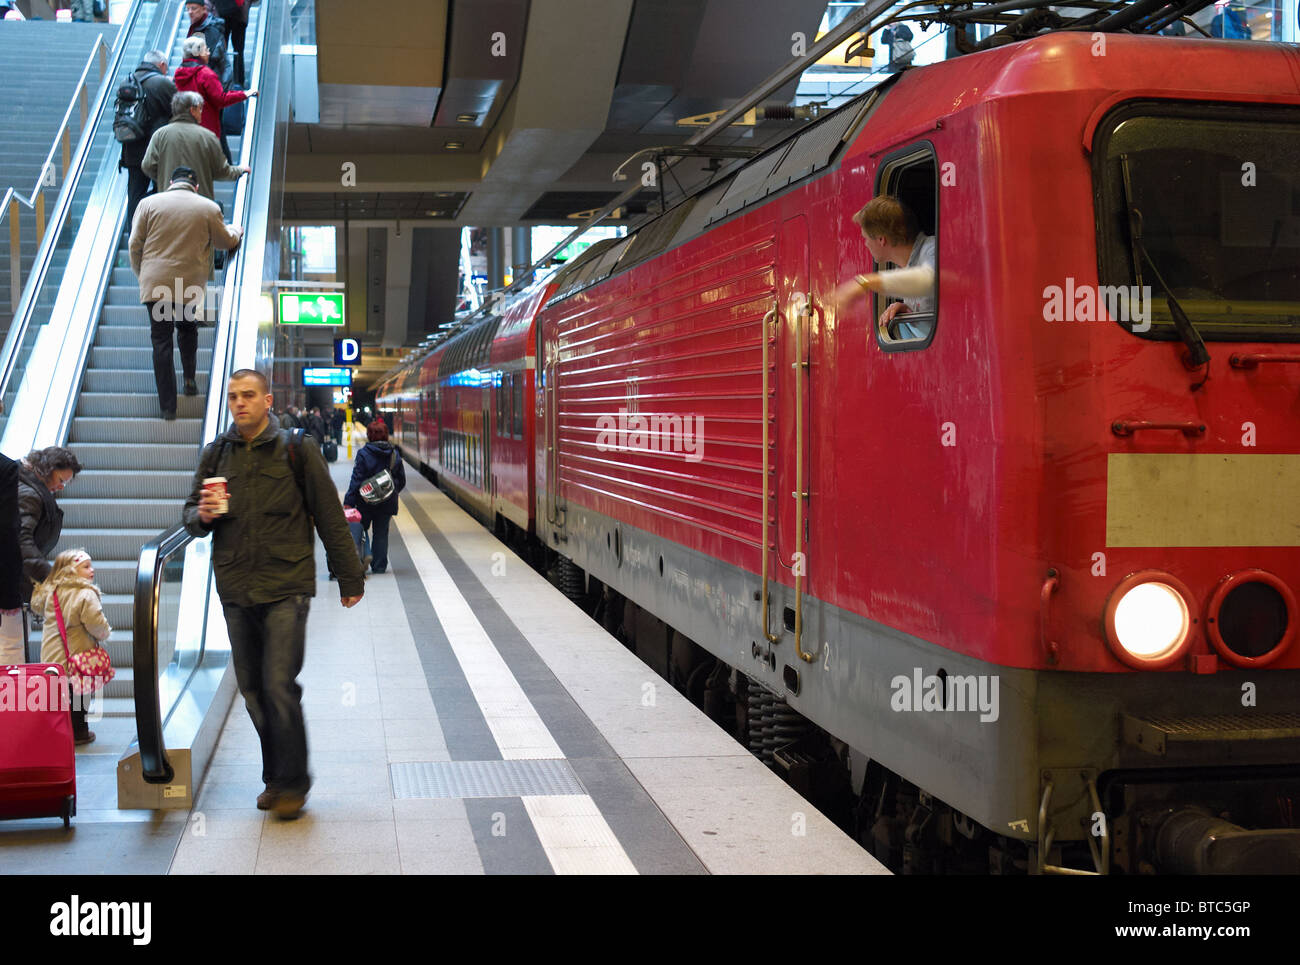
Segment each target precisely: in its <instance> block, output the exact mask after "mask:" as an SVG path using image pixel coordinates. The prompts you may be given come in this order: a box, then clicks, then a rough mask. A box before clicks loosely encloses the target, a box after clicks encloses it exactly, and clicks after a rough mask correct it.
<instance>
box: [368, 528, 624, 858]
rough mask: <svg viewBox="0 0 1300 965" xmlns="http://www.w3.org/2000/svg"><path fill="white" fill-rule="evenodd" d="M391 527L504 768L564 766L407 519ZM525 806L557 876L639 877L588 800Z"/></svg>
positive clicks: (532, 800)
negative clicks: (543, 762)
mask: <svg viewBox="0 0 1300 965" xmlns="http://www.w3.org/2000/svg"><path fill="white" fill-rule="evenodd" d="M393 524H394V525H396V526H397V530H398V532H399V533H400V534H401V536H402V542H403V543H404V544H405V545H406V549H407V552H408V553H409V554H410V556H411V563H412V566H413V567H414V569H415V572H416V573H418V574H419V575H420V581H421V582H422V583H423V584H424V590H425V592H426V593H427V594H428V596H429V603H430V604H431V605H432V606H433V609H434V612H435V613H436V614H437V615H438V621H439V622H440V623H441V624H442V628H443V630H444V632H445V633H446V634H447V640H448V641H449V642H450V643H451V649H452V652H453V653H454V654H455V655H456V660H457V662H459V663H460V666H461V670H462V671H463V672H464V674H465V680H466V681H467V682H468V683H469V687H470V690H471V691H472V692H473V694H474V699H475V700H476V701H477V702H478V705H479V707H480V708H481V709H482V711H483V717H484V720H485V721H486V722H487V726H488V729H489V730H490V731H491V732H492V739H493V740H495V741H496V744H497V747H498V748H499V749H500V750H501V756H502V757H503V758H505V759H506V760H520V759H524V758H554V759H563V758H564V753H563V752H562V751H561V750H560V745H559V744H557V743H556V742H555V738H554V737H552V736H551V732H550V730H548V729H547V727H546V724H545V723H544V722H543V721H542V718H541V717H540V716H539V715H538V713H537V710H536V708H534V707H533V704H532V701H530V700H529V699H528V695H527V694H526V693H525V692H524V689H523V687H521V686H520V685H519V681H518V680H516V679H515V675H514V674H513V673H512V672H511V671H510V667H509V666H508V665H507V664H506V662H505V660H504V659H503V658H502V656H501V654H500V653H499V652H497V648H496V647H495V646H494V645H493V643H492V640H491V638H490V637H489V636H488V635H487V632H486V631H485V630H484V629H483V626H482V624H480V623H479V622H478V618H477V617H476V616H474V611H473V609H471V607H470V605H469V602H468V601H467V600H466V599H465V597H464V596H463V595H462V594H461V592H460V589H459V588H458V587H457V586H456V583H455V581H454V580H453V579H452V578H451V575H450V574H449V573H448V572H447V568H446V567H445V566H443V565H442V560H440V559H439V558H438V554H437V553H435V552H434V550H433V547H432V546H430V545H429V541H428V540H427V539H425V537H424V534H423V532H421V530H420V527H419V526H418V525H417V524H416V523H415V521H414V520H413V519H412V518H411V514H410V513H409V512H407V513H398V514H397V516H395V517H394V518H393ZM435 710H436V708H435ZM523 802H524V808H525V809H526V810H527V812H528V816H529V818H530V819H531V820H532V823H533V828H534V830H535V831H536V832H537V839H538V841H540V842H541V845H542V849H543V850H544V851H545V852H546V857H547V860H548V861H550V863H551V867H552V868H553V869H554V870H555V873H556V874H636V873H637V872H636V867H635V866H634V865H633V864H632V860H631V859H630V858H629V857H628V856H627V852H626V851H625V850H624V849H623V846H622V845H621V844H619V841H618V838H617V837H615V835H614V832H613V831H612V830H611V829H610V827H609V824H608V823H607V822H606V821H605V819H604V817H603V816H602V815H601V813H600V809H599V808H597V807H596V802H595V801H593V800H592V799H591V797H590V796H589V795H585V794H584V795H562V796H558V797H551V796H536V797H525V798H523Z"/></svg>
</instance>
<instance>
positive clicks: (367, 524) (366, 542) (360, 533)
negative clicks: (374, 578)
mask: <svg viewBox="0 0 1300 965" xmlns="http://www.w3.org/2000/svg"><path fill="white" fill-rule="evenodd" d="M392 521H393V517H391V516H372V517H371V518H370V519H369V520H366V519H363V520H362V521H361V522H360V523H349V524H348V526H349V527H350V528H351V530H352V540H353V542H355V543H356V544H357V555H358V556H360V557H361V558H362V559H363V560H364V559H365V558H366V556H367V555H369V556H370V557H371V559H370V569H371V570H373V571H374V572H376V573H383V572H384V571H385V570H387V569H388V524H389V523H391V522H392ZM372 531H373V535H372Z"/></svg>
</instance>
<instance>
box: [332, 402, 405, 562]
mask: <svg viewBox="0 0 1300 965" xmlns="http://www.w3.org/2000/svg"><path fill="white" fill-rule="evenodd" d="M366 438H367V439H368V440H370V441H369V442H367V443H366V444H365V446H364V447H362V449H361V451H360V452H358V453H357V461H356V464H355V465H354V466H353V467H352V482H351V483H349V484H348V492H347V495H346V496H344V497H343V505H344V506H352V507H354V508H355V509H356V510H357V511H358V512H360V513H361V527H362V530H363V532H365V531H368V530H370V528H371V527H372V526H373V527H374V531H373V534H372V536H371V540H370V555H371V561H370V572H372V573H383V572H384V571H386V570H387V569H388V524H389V522H391V521H392V518H393V517H394V516H396V515H397V494H398V493H400V492H401V491H402V490H403V489H405V488H406V467H405V466H403V465H402V456H401V454H400V453H398V451H397V450H396V449H394V448H393V446H392V445H391V444H390V443H389V441H388V426H386V425H385V424H384V421H383V420H382V419H376V420H375V421H374V422H372V423H370V425H368V426H367V427H366ZM383 469H387V470H388V471H389V473H390V474H391V475H392V477H393V485H394V487H395V488H394V489H393V495H391V496H390V497H388V499H386V500H384V501H383V502H382V503H369V502H366V501H365V500H364V499H362V498H361V484H362V483H364V482H365V481H366V480H367V479H369V478H370V477H371V476H373V475H375V474H376V473H378V472H380V471H381V470H383ZM363 558H364V557H363Z"/></svg>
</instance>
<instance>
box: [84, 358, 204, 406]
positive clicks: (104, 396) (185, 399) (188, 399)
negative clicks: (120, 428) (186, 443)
mask: <svg viewBox="0 0 1300 965" xmlns="http://www.w3.org/2000/svg"><path fill="white" fill-rule="evenodd" d="M177 361H179V360H177ZM149 375H150V378H152V377H153V373H152V372H150V373H149ZM196 381H197V380H196ZM176 389H177V391H178V392H181V393H183V392H184V390H185V381H184V378H183V377H182V375H181V373H180V372H179V371H177V373H176ZM205 405H207V396H206V395H184V394H181V395H179V396H178V397H177V399H176V413H177V415H179V416H180V417H181V418H182V419H202V418H203V414H204V413H203V408H204V406H205ZM159 411H160V410H159V408H158V396H157V394H156V393H150V394H148V395H145V394H142V393H135V394H129V395H128V394H123V393H114V392H83V393H81V396H80V397H79V398H78V399H77V412H76V418H78V419H80V418H98V417H106V416H116V417H118V418H133V419H157V418H158V413H159Z"/></svg>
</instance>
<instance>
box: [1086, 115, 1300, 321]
mask: <svg viewBox="0 0 1300 965" xmlns="http://www.w3.org/2000/svg"><path fill="white" fill-rule="evenodd" d="M1092 155H1093V179H1094V180H1093V184H1094V198H1095V199H1096V200H1095V203H1096V205H1097V255H1098V275H1099V276H1100V281H1101V285H1100V287H1099V289H1098V293H1097V298H1096V299H1095V302H1096V305H1097V307H1098V311H1097V312H1096V316H1095V317H1102V312H1101V311H1100V307H1101V306H1102V304H1103V302H1104V304H1105V315H1106V316H1108V317H1109V318H1110V319H1111V320H1112V321H1114V322H1116V323H1117V324H1119V326H1120V327H1121V328H1124V329H1125V330H1127V331H1129V332H1131V333H1132V334H1133V335H1135V336H1136V337H1138V338H1148V339H1161V340H1178V339H1182V340H1184V341H1187V342H1189V343H1191V342H1192V341H1193V340H1194V339H1195V337H1196V336H1197V335H1200V336H1201V337H1202V338H1204V339H1205V340H1207V341H1216V340H1218V341H1286V342H1295V341H1300V174H1297V172H1296V158H1297V156H1300V110H1297V109H1296V108H1295V107H1247V106H1245V105H1241V104H1231V105H1228V104H1222V105H1214V104H1196V103H1186V104H1174V103H1170V102H1151V101H1146V102H1143V101H1134V102H1131V103H1128V104H1123V105H1121V106H1119V107H1117V108H1115V109H1114V110H1113V111H1112V112H1111V113H1110V114H1108V115H1107V116H1106V117H1105V118H1103V119H1102V122H1101V124H1099V125H1098V129H1097V136H1096V138H1095V140H1094V143H1093V152H1092ZM1075 312H1076V317H1078V314H1079V313H1078V309H1077V308H1076V310H1075Z"/></svg>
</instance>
